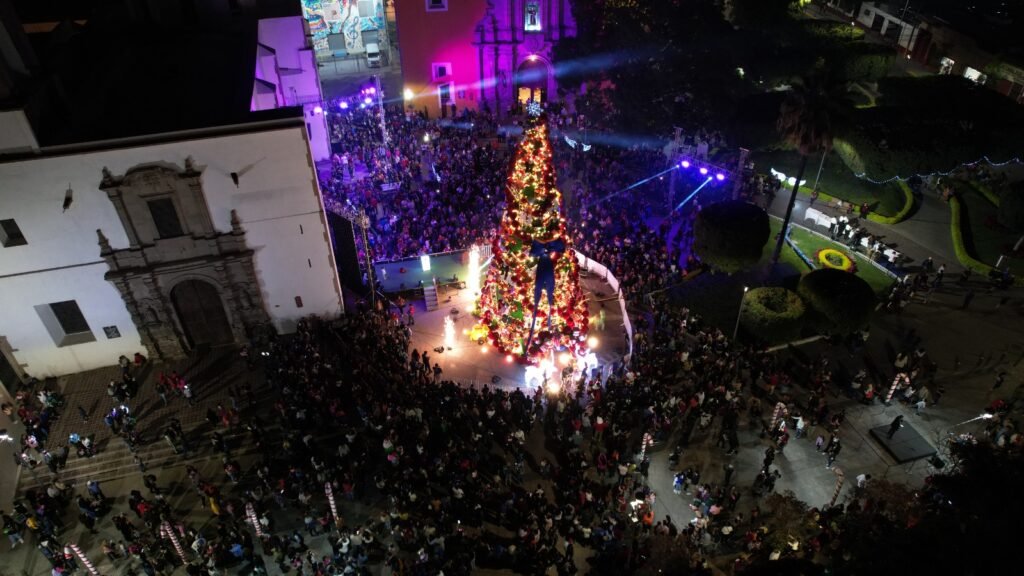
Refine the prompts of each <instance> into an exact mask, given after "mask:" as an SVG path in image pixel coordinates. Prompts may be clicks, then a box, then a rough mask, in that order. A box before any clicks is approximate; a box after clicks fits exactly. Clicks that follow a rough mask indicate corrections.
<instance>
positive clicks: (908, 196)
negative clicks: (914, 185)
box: [868, 180, 914, 224]
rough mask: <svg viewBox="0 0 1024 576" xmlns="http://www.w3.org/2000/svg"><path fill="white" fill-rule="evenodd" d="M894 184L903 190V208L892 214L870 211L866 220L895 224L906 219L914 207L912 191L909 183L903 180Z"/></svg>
mask: <svg viewBox="0 0 1024 576" xmlns="http://www.w3.org/2000/svg"><path fill="white" fill-rule="evenodd" d="M896 185H897V186H899V188H900V190H901V191H902V192H903V208H900V211H899V212H897V213H896V214H893V215H892V216H882V215H881V214H875V213H874V212H872V213H870V214H868V220H871V221H872V222H878V223H879V224H897V223H899V222H903V221H904V220H906V219H907V216H909V215H910V211H911V210H913V209H914V191H913V190H911V189H910V184H907V183H906V182H904V181H903V180H897V181H896Z"/></svg>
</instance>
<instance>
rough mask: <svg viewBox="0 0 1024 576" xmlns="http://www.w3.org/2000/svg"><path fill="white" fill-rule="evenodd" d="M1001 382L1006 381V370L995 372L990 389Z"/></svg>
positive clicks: (998, 385)
mask: <svg viewBox="0 0 1024 576" xmlns="http://www.w3.org/2000/svg"><path fill="white" fill-rule="evenodd" d="M1003 382H1006V371H1005V370H1003V371H1001V372H999V374H996V381H995V382H993V383H992V389H993V390H997V389H998V388H1000V387H1001V386H1002V385H1003ZM936 402H937V400H936Z"/></svg>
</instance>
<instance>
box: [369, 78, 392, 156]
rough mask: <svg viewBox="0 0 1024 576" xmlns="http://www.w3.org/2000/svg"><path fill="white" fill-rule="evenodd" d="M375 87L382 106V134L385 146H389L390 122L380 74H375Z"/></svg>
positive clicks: (378, 101)
mask: <svg viewBox="0 0 1024 576" xmlns="http://www.w3.org/2000/svg"><path fill="white" fill-rule="evenodd" d="M373 82H374V87H375V88H376V89H377V90H376V92H377V106H379V107H380V134H381V138H382V140H383V142H384V146H387V145H388V143H389V141H390V138H389V137H388V123H387V118H386V116H385V114H384V90H382V89H381V87H380V75H378V74H374V75H373Z"/></svg>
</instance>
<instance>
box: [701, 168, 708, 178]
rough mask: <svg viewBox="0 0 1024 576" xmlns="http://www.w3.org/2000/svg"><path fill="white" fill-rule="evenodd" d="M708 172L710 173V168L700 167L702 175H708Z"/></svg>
mask: <svg viewBox="0 0 1024 576" xmlns="http://www.w3.org/2000/svg"><path fill="white" fill-rule="evenodd" d="M707 173H708V169H707V168H701V169H700V175H701V176H704V175H706V174H707Z"/></svg>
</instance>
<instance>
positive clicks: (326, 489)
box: [324, 482, 341, 526]
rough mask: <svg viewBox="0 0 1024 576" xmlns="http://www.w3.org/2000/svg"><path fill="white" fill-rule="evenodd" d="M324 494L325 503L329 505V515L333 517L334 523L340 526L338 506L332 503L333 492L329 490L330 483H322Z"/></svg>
mask: <svg viewBox="0 0 1024 576" xmlns="http://www.w3.org/2000/svg"><path fill="white" fill-rule="evenodd" d="M324 493H326V494H327V502H328V503H329V504H330V505H331V514H333V515H334V523H335V524H337V525H338V526H341V517H340V516H338V505H337V504H335V503H334V491H333V490H331V483H330V482H324Z"/></svg>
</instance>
